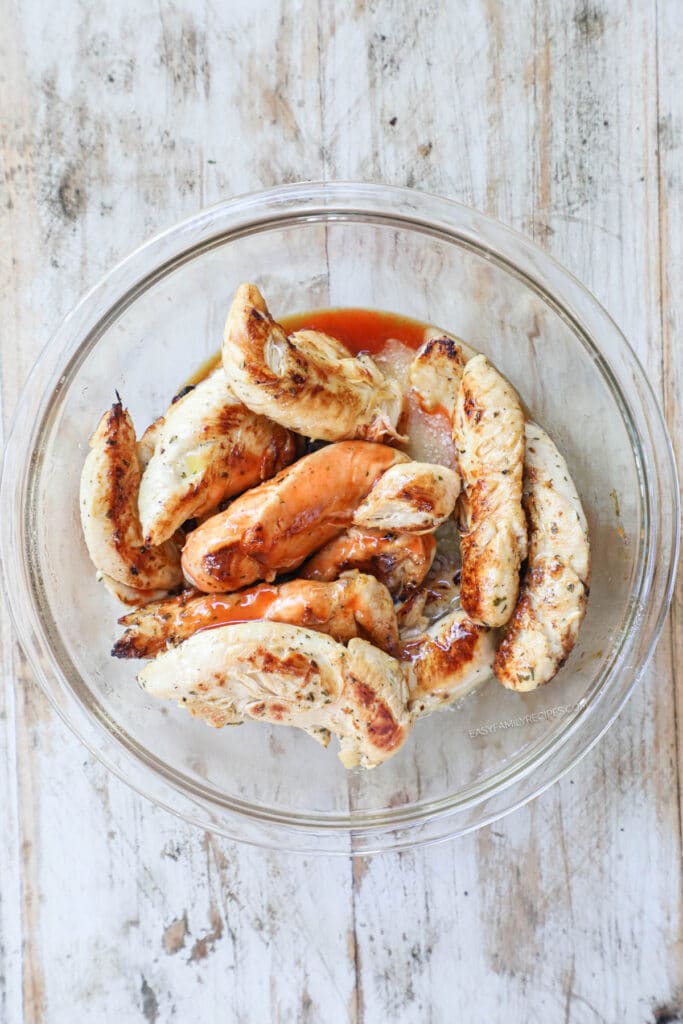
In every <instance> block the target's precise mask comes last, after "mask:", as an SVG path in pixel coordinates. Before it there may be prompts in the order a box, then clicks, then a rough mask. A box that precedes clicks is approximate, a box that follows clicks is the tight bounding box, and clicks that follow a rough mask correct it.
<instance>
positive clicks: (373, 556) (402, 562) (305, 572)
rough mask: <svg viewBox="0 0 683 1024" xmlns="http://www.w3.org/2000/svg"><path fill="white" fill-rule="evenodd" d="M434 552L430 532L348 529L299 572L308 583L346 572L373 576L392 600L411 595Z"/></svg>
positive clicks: (335, 577)
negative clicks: (353, 570)
mask: <svg viewBox="0 0 683 1024" xmlns="http://www.w3.org/2000/svg"><path fill="white" fill-rule="evenodd" d="M435 552H436V540H435V539H434V536H433V535H432V534H431V533H421V534H411V533H394V532H392V531H390V530H385V531H383V532H382V531H372V530H359V529H357V528H355V527H354V528H352V529H350V530H349V531H348V532H347V533H343V534H342V535H341V536H340V537H335V538H334V540H331V541H329V542H328V543H327V544H325V546H324V547H322V548H321V549H320V551H317V552H316V553H315V554H314V555H313V556H312V557H311V558H309V560H308V561H307V562H305V563H304V564H303V565H302V567H301V570H300V575H301V576H302V577H303V578H304V579H309V580H336V579H337V577H338V576H340V575H341V574H342V573H343V572H346V571H347V570H349V569H358V570H360V572H363V573H370V575H372V576H376V577H377V579H378V580H380V581H381V582H382V583H384V585H385V586H386V587H387V589H388V590H389V592H390V593H391V594H393V595H394V597H400V598H403V597H405V596H407V595H408V594H410V593H412V591H414V590H415V589H416V588H417V587H419V585H420V584H421V583H422V581H423V580H424V578H425V576H426V575H427V573H428V572H429V569H430V567H431V564H432V562H433V560H434V554H435Z"/></svg>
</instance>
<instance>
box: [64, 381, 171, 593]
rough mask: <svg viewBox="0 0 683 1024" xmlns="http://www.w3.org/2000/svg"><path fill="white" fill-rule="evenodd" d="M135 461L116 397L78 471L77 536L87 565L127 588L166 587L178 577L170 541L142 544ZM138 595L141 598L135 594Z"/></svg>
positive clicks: (130, 430) (126, 418)
mask: <svg viewBox="0 0 683 1024" xmlns="http://www.w3.org/2000/svg"><path fill="white" fill-rule="evenodd" d="M140 476H141V471H140V463H139V460H138V453H137V442H136V438H135V428H134V426H133V421H132V420H131V418H130V415H129V414H128V411H127V410H125V409H124V408H123V406H122V404H121V402H120V401H117V402H116V403H115V404H114V405H113V406H112V407H111V409H110V410H109V412H106V413H105V414H104V416H103V417H102V419H101V420H100V422H99V424H98V426H97V429H96V430H95V433H94V434H93V435H92V438H91V439H90V452H89V454H88V457H87V458H86V460H85V464H84V466H83V471H82V473H81V485H80V512H81V523H82V526H83V535H84V537H85V542H86V545H87V548H88V553H89V555H90V558H91V559H92V562H93V564H94V565H95V567H96V568H97V569H98V570H99V572H100V573H102V574H103V575H104V576H106V577H108V578H109V579H111V580H113V581H114V583H116V584H121V585H123V586H124V587H128V588H132V590H141V591H145V592H148V591H153V590H162V591H164V590H166V591H168V590H172V589H173V588H175V587H177V586H178V585H179V584H180V583H181V581H182V572H181V569H180V556H179V554H178V550H177V548H176V547H175V545H174V544H172V543H170V542H167V543H165V544H162V545H161V546H159V547H154V546H151V545H149V544H146V543H145V541H144V538H143V535H142V528H141V526H140V517H139V515H138V492H139V488H140ZM141 600H142V598H141Z"/></svg>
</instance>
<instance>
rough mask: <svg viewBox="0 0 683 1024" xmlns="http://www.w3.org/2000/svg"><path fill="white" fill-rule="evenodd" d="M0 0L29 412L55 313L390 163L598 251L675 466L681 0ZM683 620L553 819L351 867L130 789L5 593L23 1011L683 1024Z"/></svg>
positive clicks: (2, 968) (600, 269)
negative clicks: (45, 686)
mask: <svg viewBox="0 0 683 1024" xmlns="http://www.w3.org/2000/svg"><path fill="white" fill-rule="evenodd" d="M0 10H1V11H2V14H1V24H2V27H3V31H2V32H1V33H0V48H1V50H2V52H1V53H0V84H1V86H2V88H1V89H0V104H1V118H0V120H1V122H2V140H1V141H2V151H1V154H0V159H1V160H2V172H3V177H4V186H3V192H2V203H1V210H2V213H1V217H2V229H3V231H2V236H3V241H4V244H3V246H2V247H0V304H1V307H0V308H1V311H2V316H1V319H0V324H2V327H1V328H0V331H1V334H2V344H1V345H0V412H1V418H2V428H1V429H3V431H6V429H7V426H8V423H9V420H10V417H11V415H12V411H13V409H14V407H15V405H16V401H17V398H18V393H19V389H20V386H21V384H22V382H23V380H24V379H25V377H26V374H27V373H28V370H29V369H30V365H31V364H32V362H33V360H34V359H35V357H36V355H37V354H38V352H39V350H40V348H41V346H42V344H43V343H44V342H45V340H46V339H47V337H48V336H49V333H50V332H51V330H52V329H54V327H55V325H56V324H57V322H58V321H59V319H60V318H61V316H62V315H63V314H64V313H66V312H67V310H68V309H69V308H70V307H71V305H72V304H73V303H74V301H75V300H76V298H77V297H78V296H79V295H80V294H81V293H82V292H83V291H84V290H85V289H86V288H87V287H89V286H90V285H91V284H92V283H94V281H95V280H96V279H97V278H98V277H99V276H100V275H101V274H102V273H104V272H105V271H106V270H107V269H108V268H109V267H110V266H111V265H112V264H113V263H114V262H115V261H116V260H118V259H119V258H121V257H122V256H123V255H125V254H126V252H128V251H129V250H130V249H131V248H133V247H134V246H135V245H137V244H138V243H139V242H141V241H142V240H144V239H145V238H146V237H148V236H149V235H150V234H151V233H152V232H154V231H155V230H157V229H159V228H161V227H164V226H167V225H169V224H170V223H172V222H174V221H176V220H178V219H179V218H181V217H183V216H186V215H189V214H191V213H193V212H195V211H196V210H197V209H199V208H200V207H202V206H203V205H206V204H208V203H212V202H215V201H217V200H219V199H221V198H223V197H225V196H228V195H231V194H235V193H238V192H241V191H245V190H248V189H254V188H258V187H261V186H266V185H272V184H275V183H278V182H282V181H289V180H295V179H299V178H316V177H324V178H328V179H331V178H356V179H359V178H364V179H370V180H383V181H388V182H392V183H397V184H408V185H412V186H415V187H418V188H424V189H427V190H433V191H436V192H440V193H443V194H445V195H448V196H451V197H453V198H456V199H459V200H462V201H464V202H467V203H470V204H472V205H473V206H475V207H478V208H480V209H484V210H486V211H487V212H489V213H491V214H493V215H495V216H498V217H500V218H501V219H502V220H504V221H505V222H507V223H509V224H510V225H512V226H513V227H515V228H518V229H520V230H522V231H524V232H526V233H527V234H530V235H532V236H533V237H534V238H535V239H536V240H537V241H538V242H539V243H540V244H541V245H543V246H544V247H545V248H546V249H547V250H548V251H550V252H551V253H552V254H553V255H554V256H555V257H556V258H557V259H559V260H560V261H561V262H563V263H564V264H565V265H566V266H568V267H569V268H570V269H571V270H572V271H574V272H575V273H576V274H577V276H578V277H579V278H580V279H582V280H583V281H584V282H585V283H586V284H587V285H588V286H589V288H591V289H592V290H593V291H594V293H595V294H596V295H597V297H598V298H599V299H600V301H602V302H603V303H604V305H605V306H606V307H607V309H608V310H609V311H610V312H611V313H612V314H613V316H614V317H615V319H616V320H617V322H618V323H619V325H620V326H621V327H622V329H623V330H624V332H625V333H626V335H627V337H629V339H630V340H631V342H632V344H633V345H634V346H635V347H636V349H637V351H638V354H639V356H640V358H641V360H642V361H643V363H644V364H645V366H646V368H647V370H648V373H649V375H650V379H651V380H652V382H653V384H654V386H655V387H656V388H657V390H658V392H659V394H660V395H661V396H662V399H663V402H664V405H665V409H666V413H667V417H668V419H669V423H670V426H671V429H672V435H673V438H674V444H675V445H676V447H677V450H678V454H679V455H680V454H681V451H682V450H683V422H682V413H681V395H682V394H683V355H682V351H683V349H682V346H681V335H680V319H679V318H680V295H681V290H682V285H683V255H682V252H681V223H682V210H681V149H682V141H681V140H682V134H681V133H682V124H681V110H680V96H681V89H682V85H683V83H682V81H681V70H680V69H681V66H682V65H683V43H682V38H681V11H680V4H679V3H678V2H677V0H630V2H617V0H591V2H585V3H584V2H570V3H561V2H559V0H548V2H542V0H537V2H533V0H522V2H520V3H518V4H515V5H504V4H502V3H498V2H497V0H471V2H469V0H468V2H465V3H460V4H442V3H437V2H436V0H419V2H410V0H400V2H393V3H389V0H367V2H364V0H355V3H349V4H345V3H334V4H323V3H317V2H314V0H296V2H287V0H281V2H266V0H255V2H253V3H251V4H249V5H243V4H238V3H237V2H236V0H229V2H226V3H223V4H217V3H215V2H211V0H206V2H205V3H202V2H198V3H191V2H190V0H175V2H169V0H160V2H159V3H158V4H157V5H155V6H151V5H147V6H145V5H143V7H142V9H141V6H140V5H139V4H134V3H133V2H132V0H120V2H119V3H118V4H116V5H110V6H108V8H107V9H106V11H105V9H104V8H102V7H101V6H97V5H92V4H89V3H86V2H85V0H64V2H63V3H61V4H60V5H59V14H58V16H55V17H47V15H46V8H45V5H44V4H43V3H41V2H39V0H24V2H23V3H22V4H21V5H20V4H18V3H13V2H12V0H2V2H1V4H0ZM677 300H678V301H677ZM682 613H683V591H682V590H681V589H680V585H679V590H678V594H677V599H676V602H675V606H674V610H673V614H672V617H671V621H670V623H669V626H668V627H667V631H666V633H665V635H664V637H663V639H662V642H661V643H660V645H659V648H658V651H657V654H656V657H655V659H654V661H653V663H652V665H651V667H650V669H649V671H648V673H647V674H646V677H645V679H644V680H643V682H642V684H641V686H640V687H639V688H638V690H637V691H636V693H635V694H634V696H633V698H632V699H631V701H630V703H629V704H628V706H627V708H626V710H625V711H624V713H623V714H622V715H621V716H620V718H619V720H618V722H617V723H616V724H615V726H614V727H613V728H612V730H611V731H610V732H609V734H608V735H607V737H606V738H605V739H604V740H603V741H602V742H601V743H600V744H599V745H598V747H597V748H596V749H595V750H594V751H593V752H592V753H591V754H590V755H589V756H588V757H587V758H586V759H585V760H584V761H583V762H582V763H581V764H580V765H579V766H578V767H577V768H576V769H575V770H574V771H573V772H572V773H571V774H570V775H569V776H568V777H566V778H565V779H564V780H563V781H562V782H560V783H559V784H558V785H556V786H555V787H553V788H552V789H551V790H550V791H549V792H547V793H546V794H545V795H544V796H542V797H541V798H539V799H538V800H537V801H535V802H534V803H533V804H532V805H531V806H529V807H527V808H525V809H523V810H521V811H519V812H517V813H516V814H514V815H512V816H510V817H508V818H506V819H504V820H503V821H502V822H499V823H497V824H495V825H493V826H491V827H489V828H487V829H484V830H482V831H481V832H479V833H478V834H476V835H473V836H469V837H466V838H464V839H461V840H459V841H458V842H456V843H450V844H444V845H442V846H439V847H435V848H432V849H427V850H418V851H413V852H409V853H404V854H400V855H399V854H396V855H390V856H382V857H377V858H375V859H372V860H369V861H355V862H354V863H353V864H351V862H349V861H345V860H343V859H339V860H331V859H325V858H317V859H302V858H299V857H293V856H282V855H278V854H276V853H270V852H261V851H256V850H251V849H246V848H240V847H237V846H235V845H234V844H230V843H228V842H224V841H221V840H218V839H215V838H213V837H211V836H208V835H205V834H203V833H201V832H199V831H197V830H196V829H193V828H190V827H189V826H185V825H183V824H182V823H180V822H179V821H176V820H175V819H173V818H172V817H170V816H169V815H167V814H165V813H164V812H162V811H160V810H156V809H155V808H153V807H152V806H151V805H149V804H148V803H147V802H145V801H144V800H143V799H142V798H140V797H138V796H137V795H136V794H134V793H133V792H131V791H130V790H128V789H127V788H126V787H125V786H124V785H123V784H122V783H120V782H118V781H117V780H116V779H114V778H112V777H111V776H110V775H108V774H107V773H106V772H105V770H104V769H103V768H102V767H101V766H100V765H99V764H98V763H97V762H95V761H94V760H93V759H92V758H91V757H90V756H89V755H88V754H87V753H86V752H85V751H84V749H83V748H82V747H81V746H80V745H79V743H78V742H77V741H76V740H75V739H74V738H73V737H72V736H71V735H70V733H69V732H68V731H67V730H66V728H65V727H64V726H63V725H62V724H61V722H60V721H59V720H58V719H57V718H56V716H55V715H54V714H53V712H52V711H51V710H50V708H49V706H48V705H47V702H46V700H45V699H44V698H43V696H42V694H41V692H40V691H39V690H38V688H37V686H36V685H35V684H34V683H33V681H32V679H31V673H30V671H29V669H28V667H27V666H26V663H25V660H24V658H23V656H22V654H21V653H20V651H19V650H18V648H17V646H16V644H15V643H14V642H13V641H12V638H11V630H10V627H9V623H8V621H7V615H6V613H5V612H4V611H2V614H0V645H1V646H0V657H1V662H0V664H1V671H2V679H3V683H4V686H3V688H2V691H0V743H1V744H2V747H1V752H0V754H1V756H0V765H1V771H2V788H3V792H4V794H5V801H4V804H3V808H4V811H5V815H4V817H5V827H4V828H3V830H2V837H1V838H0V1021H2V1022H3V1024H4V1022H5V1021H6V1022H7V1024H19V1022H20V1021H22V1020H26V1021H30V1022H41V1024H42V1022H47V1024H62V1022H71V1021H74V1020H83V1021H98V1022H99V1021H108V1020H116V1019H120V1020H125V1021H136V1020H140V1021H143V1022H145V1021H146V1022H147V1024H165V1022H167V1021H173V1020H178V1021H184V1020H199V1019H205V1020H209V1021H213V1020H215V1021H231V1022H232V1021H240V1022H251V1021H265V1020H268V1021H283V1022H284V1021H288V1022H289V1021H294V1020H296V1021H302V1022H307V1021H310V1022H318V1021H323V1020H324V1021H325V1022H333V1024H336V1022H345V1021H354V1022H356V1024H365V1022H369V1024H374V1022H384V1021H387V1020H392V1021H400V1022H407V1024H412V1022H416V1024H417V1022H419V1024H425V1022H433V1024H436V1022H442V1021H444V1022H450V1021H454V1020H455V1021H459V1020H461V1019H467V1020H473V1021H482V1022H484V1021H486V1022H489V1021H497V1020H502V1019H505V1020H510V1021H523V1020H534V1019H544V1020H548V1021H552V1022H554V1021H565V1022H572V1024H589V1022H590V1024H592V1022H596V1021H604V1022H607V1024H612V1022H614V1021H620V1022H621V1021H623V1022H631V1021H634V1022H638V1024H640V1022H643V1024H655V1022H657V1021H659V1022H662V1021H665V1020H666V1021H676V1020H683V920H682V904H681V884H682V871H681V856H682V852H683V850H682V845H681V803H680V791H681V751H682V750H683V731H682V729H681V721H680V708H681V707H682V706H683V693H681V690H680V687H681V663H682V658H683V616H682ZM676 686H678V688H679V689H678V693H677V692H676ZM677 723H678V724H677Z"/></svg>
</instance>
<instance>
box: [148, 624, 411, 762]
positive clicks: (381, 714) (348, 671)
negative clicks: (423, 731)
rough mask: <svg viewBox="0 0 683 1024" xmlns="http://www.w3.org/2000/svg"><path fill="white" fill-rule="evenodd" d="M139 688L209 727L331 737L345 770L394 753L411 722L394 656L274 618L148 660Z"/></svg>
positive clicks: (208, 634) (213, 633) (202, 637)
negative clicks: (266, 725) (264, 727)
mask: <svg viewBox="0 0 683 1024" xmlns="http://www.w3.org/2000/svg"><path fill="white" fill-rule="evenodd" d="M138 681H139V683H140V686H141V687H142V688H143V689H144V690H145V691H146V692H147V693H150V694H153V695H154V696H155V697H160V698H163V699H167V700H176V701H177V702H178V703H179V704H180V705H184V706H185V707H186V708H187V709H188V710H189V711H190V712H191V713H192V714H193V715H196V716H197V717H200V718H203V719H204V720H205V721H206V722H208V723H209V724H210V725H213V726H216V727H220V726H223V725H235V724H238V723H240V722H243V721H245V720H246V719H249V718H253V719H256V720H257V721H264V722H270V723H272V724H276V725H294V726H297V727H298V728H300V729H306V730H316V731H320V730H328V731H329V732H331V733H332V734H333V735H336V736H337V737H338V738H339V744H340V750H339V757H340V759H341V761H342V762H343V764H344V765H345V767H347V768H351V767H355V766H356V765H362V766H363V767H364V768H372V767H374V766H375V765H378V764H381V763H382V762H383V761H386V760H387V759H388V758H389V757H391V756H393V755H394V754H395V753H396V752H397V751H398V750H399V749H400V747H401V745H402V744H403V742H404V740H405V738H406V736H407V734H408V732H409V731H410V728H411V726H412V721H413V718H412V715H411V714H410V713H409V712H408V711H407V710H406V700H407V696H408V690H407V685H406V682H405V679H404V677H403V673H402V671H401V667H400V665H399V663H398V662H397V661H396V659H395V658H392V657H391V656H390V655H388V654H385V653H384V652H383V651H380V650H379V649H378V648H377V647H373V645H372V644H369V643H367V642H366V641H365V640H360V639H352V640H350V641H349V644H348V647H344V646H343V645H342V644H340V643H338V642H337V641H336V640H332V639H331V638H330V637H328V636H324V635H323V634H322V633H315V632H313V631H312V630H310V629H304V628H303V627H300V626H289V625H283V624H281V623H275V622H249V623H240V624H236V625H228V626H219V627H218V628H217V629H209V630H204V631H203V632H201V633H195V635H194V636H191V637H190V638H189V639H188V640H185V642H184V643H182V644H180V646H179V647H174V648H171V649H170V650H168V651H166V652H165V653H163V654H160V655H159V656H158V657H157V658H155V659H154V660H153V661H151V662H149V663H148V664H147V665H146V666H145V668H143V670H142V671H141V672H140V673H139V675H138Z"/></svg>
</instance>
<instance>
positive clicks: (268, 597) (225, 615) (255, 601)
mask: <svg viewBox="0 0 683 1024" xmlns="http://www.w3.org/2000/svg"><path fill="white" fill-rule="evenodd" d="M277 596H278V591H277V590H276V589H275V587H271V586H268V584H267V583H262V584H259V585H258V586H256V587H253V588H251V589H250V590H243V591H242V592H241V593H237V594H225V595H222V594H210V595H206V597H205V598H204V599H202V603H201V605H198V606H197V612H196V614H195V615H192V614H191V615H186V616H185V619H184V621H185V623H187V622H188V621H189V622H191V623H192V624H193V626H194V627H195V630H196V631H197V632H198V633H199V632H202V631H203V630H205V629H215V628H216V627H217V626H225V625H227V624H228V623H236V622H254V621H255V620H257V619H265V618H267V615H268V610H269V609H270V607H271V606H272V605H273V603H274V602H275V599H276V598H277Z"/></svg>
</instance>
